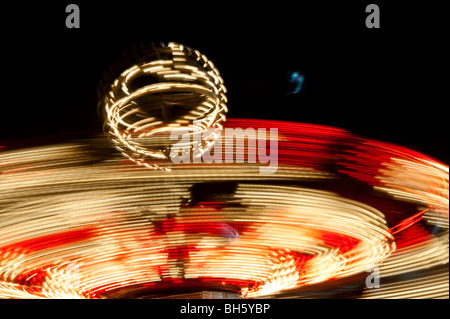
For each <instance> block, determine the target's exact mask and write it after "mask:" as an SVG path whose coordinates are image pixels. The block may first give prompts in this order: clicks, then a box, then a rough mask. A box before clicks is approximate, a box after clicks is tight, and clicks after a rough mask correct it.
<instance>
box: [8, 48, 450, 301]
mask: <svg viewBox="0 0 450 319" xmlns="http://www.w3.org/2000/svg"><path fill="white" fill-rule="evenodd" d="M153 53H154V56H156V60H151V61H150V60H148V61H145V62H143V63H139V64H136V65H134V66H133V67H131V68H129V69H127V70H125V71H124V72H122V74H121V75H120V77H119V78H118V79H116V80H115V81H114V83H113V84H112V86H111V87H110V89H109V91H108V94H107V95H106V97H105V98H104V100H103V103H104V111H105V120H106V125H107V127H108V129H107V131H108V133H109V136H110V139H111V141H112V143H113V145H114V146H115V148H116V149H117V150H119V151H120V153H121V154H123V155H125V156H126V158H128V159H130V160H131V161H128V160H124V159H123V157H122V156H121V155H113V156H105V155H104V154H102V153H101V151H100V150H98V152H99V153H98V154H97V157H96V160H95V161H94V160H93V155H92V150H93V149H95V148H94V146H93V145H96V146H98V145H105V144H106V142H105V140H104V139H103V138H97V139H95V140H85V141H84V142H67V143H65V144H60V145H49V146H42V147H34V148H25V149H16V150H14V149H9V148H8V146H5V147H0V149H1V152H0V172H1V175H0V297H3V298H110V297H117V296H118V297H120V296H125V297H126V296H128V295H129V294H131V293H134V292H136V291H138V292H140V293H138V295H139V294H142V295H158V293H159V291H161V289H164V288H166V287H167V286H168V285H169V286H173V287H180V288H182V287H183V284H185V283H187V282H191V283H192V282H193V283H195V284H197V285H203V286H202V287H204V285H207V287H211V289H219V290H220V289H228V290H234V291H236V292H240V294H241V296H242V297H245V298H259V297H274V298H283V296H285V295H287V294H289V296H290V297H291V298H292V296H295V297H296V298H302V297H307V294H306V293H305V292H302V288H305V287H320V285H321V284H323V283H325V282H333V281H335V280H338V279H345V278H351V277H352V276H354V275H358V274H361V273H364V272H365V271H366V270H367V269H368V268H371V267H373V266H378V267H379V268H380V275H381V277H382V278H383V280H384V281H386V284H384V283H383V285H382V286H381V287H380V288H379V289H368V288H366V289H364V291H363V293H362V294H359V295H355V296H354V297H356V298H360V297H361V298H418V297H421V298H448V250H449V247H448V198H449V192H448V190H449V189H448V185H449V178H448V172H449V171H448V166H447V165H444V164H442V163H439V162H438V161H436V160H434V159H432V158H429V157H427V156H424V155H423V154H420V153H417V152H414V151H412V150H409V149H406V148H403V147H399V146H396V145H393V144H389V143H384V142H379V141H373V140H369V139H366V138H362V137H359V136H356V135H355V134H352V133H350V132H348V131H346V130H343V129H339V128H332V127H326V126H321V125H313V124H302V123H289V122H277V121H262V120H238V119H228V120H227V122H225V123H223V122H224V120H225V113H226V110H227V109H226V106H225V102H226V97H225V92H226V90H225V87H224V85H223V80H222V79H221V78H220V76H219V73H218V71H217V70H216V69H215V68H214V66H213V64H212V62H210V61H209V60H207V59H206V57H205V56H204V55H202V54H200V53H199V52H198V51H195V50H191V49H188V48H186V47H184V46H182V45H180V44H175V43H170V44H169V45H168V46H161V47H159V48H156V49H155V51H154V52H153ZM158 55H159V57H158ZM138 78H141V80H143V82H145V84H146V85H144V86H141V85H140V84H139V83H142V82H139V81H137V82H135V80H137V79H138ZM136 86H137V87H136ZM181 110H183V112H181ZM169 111H171V112H173V113H172V116H170V115H169ZM174 113H176V115H175V114H174ZM194 120H196V121H198V122H197V123H200V124H199V125H193V124H191V123H193V121H194ZM226 127H229V128H233V127H241V128H246V127H258V128H278V133H279V134H278V137H277V139H278V141H277V142H278V144H277V145H278V157H279V158H278V169H277V171H276V172H274V173H273V174H268V175H264V174H260V173H259V169H258V165H257V164H250V163H245V162H244V163H225V162H224V161H222V162H220V163H217V162H214V163H211V164H205V163H179V164H174V163H171V164H170V165H169V166H170V168H171V170H170V171H169V170H166V169H156V170H149V169H147V168H166V167H167V166H168V165H165V164H164V161H169V160H170V158H169V153H168V147H170V143H171V142H170V141H169V139H168V135H170V133H171V132H173V131H176V130H178V129H186V128H187V129H188V131H189V132H192V134H196V133H198V132H201V131H204V130H208V129H210V128H212V129H215V130H217V131H220V130H221V129H222V128H226ZM241 134H244V133H241ZM211 138H212V140H202V141H201V145H190V147H191V148H192V149H193V150H202V149H205V148H207V147H210V146H211V142H213V140H214V138H215V136H212V137H211ZM253 138H255V137H253ZM253 142H254V141H253ZM250 144H251V145H256V143H248V145H250ZM247 151H248V150H247ZM160 162H161V163H163V164H164V165H160ZM136 163H138V164H140V165H135V164H136ZM166 164H167V163H166ZM167 176H170V179H171V182H170V183H167V182H164V181H166V178H167ZM198 185H203V186H204V189H203V190H202V191H200V192H199V191H196V188H195V187H196V186H198ZM214 185H219V186H220V187H216V186H214ZM224 185H225V186H224ZM226 185H228V186H227V187H230V185H231V186H232V187H231V190H229V189H228V188H227V187H226ZM355 185H356V186H357V187H358V191H357V192H355V191H354V190H355V189H354V188H353V189H350V191H349V192H347V193H346V192H345V190H346V189H347V188H351V187H352V186H355ZM368 186H369V187H368ZM215 187H216V188H215ZM224 188H225V190H224ZM349 194H350V195H352V197H351V196H350V195H349ZM445 267H447V268H445ZM417 272H420V274H422V275H421V276H417V275H415V274H416V273H417ZM402 276H403V277H402ZM405 276H406V277H405ZM430 280H431V281H430ZM362 284H364V283H362ZM208 285H209V286H208ZM217 287H220V288H217Z"/></svg>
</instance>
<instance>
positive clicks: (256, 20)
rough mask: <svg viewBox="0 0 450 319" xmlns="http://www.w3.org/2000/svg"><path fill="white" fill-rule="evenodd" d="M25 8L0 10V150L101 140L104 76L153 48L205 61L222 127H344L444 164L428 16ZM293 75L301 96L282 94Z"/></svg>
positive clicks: (413, 11) (389, 11) (322, 9)
mask: <svg viewBox="0 0 450 319" xmlns="http://www.w3.org/2000/svg"><path fill="white" fill-rule="evenodd" d="M28 2H29V3H28ZM28 2H20V3H16V4H8V5H5V6H3V7H2V13H3V20H2V22H1V25H2V34H3V36H2V40H3V43H2V51H3V54H2V56H3V67H2V77H3V79H6V81H2V83H3V96H2V97H3V101H2V102H3V105H2V117H1V123H2V124H1V131H0V145H6V144H7V143H8V142H9V141H11V140H14V139H28V138H39V137H41V136H45V135H61V134H63V133H71V132H82V131H88V132H92V134H95V133H96V132H97V133H98V132H101V126H102V121H101V119H100V118H99V116H98V114H97V87H98V84H99V81H100V79H101V76H102V74H103V72H104V71H105V70H106V69H107V68H108V66H109V65H110V64H111V62H112V61H113V60H115V59H118V58H120V57H121V56H122V54H123V52H124V51H125V50H126V49H128V48H129V47H131V46H132V45H135V44H139V43H141V42H149V41H152V40H153V41H163V42H165V43H167V42H169V41H175V42H179V43H182V44H185V45H187V46H190V47H191V48H194V49H198V50H199V51H200V52H201V53H204V54H205V55H206V56H207V57H208V58H209V59H210V60H212V61H213V62H214V64H215V66H216V67H217V68H218V70H219V71H220V73H221V75H222V77H223V79H224V81H225V85H226V87H227V89H228V94H227V96H228V100H229V103H228V107H229V110H230V111H229V113H228V116H229V117H242V118H260V119H273V120H289V121H295V122H308V123H317V124H325V125H332V126H338V127H343V128H347V129H349V130H351V131H352V132H355V133H358V134H361V135H364V136H366V137H372V138H377V139H381V140H385V141H390V142H394V143H398V144H401V145H404V146H407V147H410V148H413V149H415V150H418V151H420V152H423V153H426V154H429V155H431V156H434V157H436V158H437V159H439V160H441V161H443V162H445V163H448V145H449V134H448V129H447V128H448V126H447V115H446V114H445V113H442V112H443V111H445V109H446V108H444V105H445V103H444V100H442V98H441V95H442V93H443V92H444V91H443V85H442V84H441V82H440V79H439V77H438V76H439V74H440V73H442V72H443V71H441V64H442V56H443V53H442V48H441V46H442V45H443V41H444V40H443V38H442V37H440V36H439V34H438V30H439V29H437V26H436V24H435V21H434V19H433V17H432V14H433V10H436V9H435V8H431V7H424V6H419V7H418V6H414V5H407V4H408V2H405V3H401V2H400V3H399V2H396V4H395V5H394V4H392V3H388V2H387V1H372V2H373V3H377V4H378V5H379V6H380V11H381V15H380V16H381V28H380V29H367V28H366V27H365V19H366V16H367V13H366V12H365V7H366V5H367V4H369V3H372V2H369V1H366V2H365V1H350V3H347V1H345V3H341V2H344V1H338V2H339V3H336V2H337V1H329V3H327V2H320V3H319V2H317V1H314V3H315V4H314V5H311V4H308V5H307V4H302V2H301V1H285V2H280V1H260V2H255V3H256V5H255V6H251V5H248V4H242V3H243V2H242V1H241V2H238V3H241V5H235V4H233V5H231V4H227V3H228V2H224V4H222V5H218V4H216V3H215V2H213V1H209V2H204V3H203V2H194V1H189V2H188V1H185V2H183V5H177V4H176V3H177V2H167V1H160V3H164V4H160V5H155V3H156V1H145V2H133V1H122V2H106V1H103V2H102V1H95V4H93V3H89V2H87V1H72V2H67V1H66V2H65V1H61V2H59V3H58V2H55V3H41V2H31V1H28ZM92 2H94V1H92ZM311 2H312V1H311ZM69 3H76V4H78V5H79V7H80V11H81V27H80V29H67V28H66V26H65V19H66V16H67V13H66V12H65V8H66V6H67V5H68V4H69ZM294 71H297V72H300V73H301V74H303V75H304V77H305V82H304V85H303V87H302V90H301V91H300V92H299V93H297V94H286V93H287V91H288V88H289V75H290V73H291V72H294ZM447 104H448V102H447ZM2 139H3V140H4V141H3V142H2Z"/></svg>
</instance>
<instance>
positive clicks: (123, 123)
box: [102, 42, 228, 168]
mask: <svg viewBox="0 0 450 319" xmlns="http://www.w3.org/2000/svg"><path fill="white" fill-rule="evenodd" d="M153 50H154V52H153V53H152V54H151V56H149V57H148V58H147V59H146V60H145V61H144V62H141V63H138V64H135V65H133V66H132V67H130V68H128V69H126V70H125V71H123V72H122V73H121V75H120V76H119V77H118V78H117V79H115V80H114V82H113V83H112V85H111V87H110V88H109V91H108V93H107V94H106V96H105V97H104V98H103V105H102V107H103V108H104V112H105V113H106V114H105V115H104V117H105V124H106V125H107V129H106V130H107V131H108V133H109V135H110V137H111V141H112V143H113V145H114V146H115V147H116V148H117V149H118V150H119V151H120V152H121V153H122V154H123V155H124V156H126V157H127V158H129V159H131V160H133V161H135V162H136V163H137V164H139V165H144V166H146V167H148V168H159V166H158V165H157V164H155V163H153V164H149V159H150V160H158V159H159V160H168V159H169V154H168V149H169V148H170V146H171V145H172V144H173V141H171V140H170V135H171V133H172V132H174V131H177V130H180V129H182V130H189V131H190V134H193V135H194V134H201V133H202V132H204V131H206V130H208V129H215V130H217V131H218V130H220V129H221V127H222V126H221V122H223V121H224V120H225V115H226V113H227V112H228V109H227V106H226V102H227V98H226V88H225V86H224V83H223V79H222V77H221V76H220V74H219V72H218V70H217V69H216V67H215V66H214V64H213V63H212V62H211V61H210V60H208V58H207V57H206V56H205V55H204V54H201V53H200V52H199V51H198V50H192V49H190V48H188V47H186V46H183V45H182V44H177V43H173V42H171V43H169V44H168V45H167V46H165V45H162V46H160V47H155V48H154V49H153ZM194 121H195V122H194ZM213 140H214V134H210V135H209V136H208V137H207V138H205V139H203V140H201V141H199V143H200V145H190V146H191V148H194V149H196V150H198V151H200V150H201V149H203V148H206V147H208V145H210V142H211V141H213Z"/></svg>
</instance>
